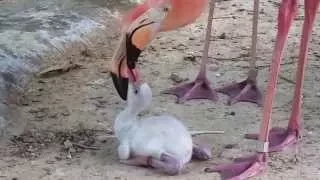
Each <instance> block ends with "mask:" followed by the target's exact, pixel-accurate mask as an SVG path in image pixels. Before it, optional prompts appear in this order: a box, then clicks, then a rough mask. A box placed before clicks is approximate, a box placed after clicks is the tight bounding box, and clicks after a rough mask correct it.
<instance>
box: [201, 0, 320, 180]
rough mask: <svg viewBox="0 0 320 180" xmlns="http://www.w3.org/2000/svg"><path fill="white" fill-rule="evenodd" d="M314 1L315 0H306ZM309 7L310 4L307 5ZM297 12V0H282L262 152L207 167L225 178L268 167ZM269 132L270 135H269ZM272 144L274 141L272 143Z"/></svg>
mask: <svg viewBox="0 0 320 180" xmlns="http://www.w3.org/2000/svg"><path fill="white" fill-rule="evenodd" d="M306 1H309V2H312V1H314V0H306ZM317 1H320V0H317ZM307 4H308V3H307ZM307 7H308V6H307ZM307 7H306V8H307ZM296 12H297V0H282V3H281V5H280V9H279V16H278V32H277V41H276V45H275V48H274V53H273V57H272V65H271V72H270V75H269V82H268V88H267V93H266V97H265V102H264V109H263V121H262V124H261V129H260V134H259V137H258V138H259V140H260V141H261V143H263V150H262V153H258V154H257V155H254V156H253V157H251V158H243V159H241V161H240V162H237V161H236V162H234V163H233V164H227V165H223V166H218V167H211V168H207V171H210V172H219V173H221V175H222V177H224V178H225V179H233V180H236V179H247V178H249V177H252V176H254V175H257V174H259V173H261V172H262V171H263V170H264V168H265V167H266V160H267V152H269V140H270V137H272V136H273V135H272V133H273V132H269V126H270V123H271V114H272V104H273V99H274V96H275V90H276V84H277V80H278V74H279V71H280V63H281V59H282V54H283V49H284V46H285V43H286V41H287V37H288V33H289V29H290V26H291V24H292V21H293V19H294V17H295V15H296ZM269 133H271V134H270V136H269ZM271 144H272V143H271Z"/></svg>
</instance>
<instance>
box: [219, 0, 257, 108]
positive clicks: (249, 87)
mask: <svg viewBox="0 0 320 180" xmlns="http://www.w3.org/2000/svg"><path fill="white" fill-rule="evenodd" d="M258 19H259V0H255V1H254V9H253V23H252V36H251V58H250V60H249V65H250V66H249V73H248V78H247V79H246V80H244V81H242V82H239V83H236V82H235V83H232V84H230V85H226V86H224V87H222V88H219V89H217V91H218V92H220V93H224V94H226V95H228V96H230V99H229V100H228V105H233V104H235V103H237V102H241V101H243V102H251V103H256V104H257V105H258V106H262V94H261V91H260V90H259V88H258V86H257V75H258V70H257V69H256V60H257V42H258Z"/></svg>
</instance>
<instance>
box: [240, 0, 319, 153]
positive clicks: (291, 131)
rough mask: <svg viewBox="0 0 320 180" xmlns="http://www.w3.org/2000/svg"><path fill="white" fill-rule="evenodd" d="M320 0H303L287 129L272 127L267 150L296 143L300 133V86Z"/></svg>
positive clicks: (252, 137)
mask: <svg viewBox="0 0 320 180" xmlns="http://www.w3.org/2000/svg"><path fill="white" fill-rule="evenodd" d="M319 4H320V0H305V20H304V24H303V30H302V36H301V42H300V53H299V61H298V68H297V73H296V86H295V91H294V98H293V101H292V112H291V117H290V120H289V123H288V127H287V129H284V128H278V127H275V128H272V129H271V131H270V135H269V141H270V148H269V152H277V151H282V150H285V149H286V148H288V147H290V146H292V145H294V144H296V143H297V142H298V140H299V139H300V135H301V127H300V126H301V119H302V117H301V105H302V87H303V80H304V73H305V66H306V63H307V55H308V54H307V53H308V45H309V41H310V37H311V33H312V27H313V24H314V21H315V18H316V12H317V10H318V7H319ZM246 137H247V138H248V139H258V135H257V134H247V135H246Z"/></svg>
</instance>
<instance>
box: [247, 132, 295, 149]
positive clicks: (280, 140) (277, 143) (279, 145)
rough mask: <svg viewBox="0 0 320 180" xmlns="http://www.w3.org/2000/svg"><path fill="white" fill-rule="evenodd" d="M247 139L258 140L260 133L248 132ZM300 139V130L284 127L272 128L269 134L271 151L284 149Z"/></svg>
mask: <svg viewBox="0 0 320 180" xmlns="http://www.w3.org/2000/svg"><path fill="white" fill-rule="evenodd" d="M245 137H246V138H247V139H254V140H258V138H259V135H258V134H246V135H245ZM299 139H300V135H299V132H297V131H296V130H290V129H284V128H278V127H275V128H272V129H271V130H270V134H269V143H270V144H269V152H279V151H283V150H285V149H287V148H289V147H291V146H293V145H295V144H296V143H297V142H298V141H299Z"/></svg>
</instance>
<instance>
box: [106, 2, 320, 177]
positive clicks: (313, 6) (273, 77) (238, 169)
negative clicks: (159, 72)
mask: <svg viewBox="0 0 320 180" xmlns="http://www.w3.org/2000/svg"><path fill="white" fill-rule="evenodd" d="M173 2H174V0H172V4H170V2H169V1H166V2H162V3H158V4H157V5H156V6H153V7H152V8H153V10H155V11H153V10H149V13H150V14H151V15H152V17H153V21H152V20H151V19H152V18H147V19H146V20H145V19H143V18H141V19H140V17H145V16H147V15H148V13H140V15H141V16H139V15H137V13H136V14H135V15H137V16H136V17H138V18H136V20H134V21H133V23H132V24H131V25H130V26H127V27H128V28H127V27H126V26H125V28H124V30H125V31H126V34H125V35H126V36H124V37H123V38H122V45H120V46H119V47H120V48H119V49H120V51H118V53H116V55H115V57H114V61H113V64H114V66H113V69H112V70H113V71H112V74H113V75H112V76H113V80H114V82H115V85H116V87H117V86H118V87H117V88H118V92H119V89H120V91H122V92H120V93H122V95H123V94H124V93H126V92H127V90H125V89H123V87H121V85H125V84H126V83H127V82H126V80H125V78H123V77H127V74H126V73H127V69H128V68H127V67H129V71H128V72H129V73H132V74H133V75H134V77H135V80H136V81H138V80H139V76H138V73H137V71H135V66H134V63H135V61H136V60H137V57H138V56H137V55H139V53H140V52H141V50H142V49H143V48H144V47H145V45H146V44H147V43H149V42H150V40H151V39H152V38H153V37H154V35H155V33H156V32H159V31H161V30H165V28H164V27H165V26H164V25H165V24H166V23H168V24H170V23H169V22H173V21H172V20H170V19H169V20H168V19H167V18H168V17H170V16H169V15H170V12H171V14H173V12H175V13H177V12H179V10H178V9H179V8H178V9H176V10H175V8H177V7H178V6H177V5H178V4H179V3H177V4H175V5H176V6H174V3H173ZM186 2H189V0H184V3H185V4H186ZM195 2H199V1H195ZM201 2H202V1H201ZM304 2H305V20H304V25H303V32H302V38H301V47H300V55H299V63H298V70H297V75H296V76H297V77H296V87H295V93H294V99H293V102H292V113H291V118H290V120H289V123H288V128H287V129H282V128H273V129H271V130H270V128H269V126H270V123H271V114H272V104H273V99H274V96H275V90H276V84H277V80H278V74H279V71H280V63H281V59H282V54H283V50H284V46H285V44H286V41H287V37H288V33H289V30H290V27H291V24H292V22H293V19H294V17H295V15H296V12H297V0H282V2H281V5H280V8H279V15H278V32H277V40H276V45H275V48H274V52H273V58H272V64H271V72H270V75H269V82H268V88H267V92H266V97H265V102H264V109H263V120H262V124H261V129H260V134H259V135H257V134H248V135H247V138H249V139H258V140H260V141H261V142H262V143H263V149H262V150H261V151H260V152H258V153H257V154H256V155H254V156H252V157H249V158H241V159H239V160H237V162H235V163H234V164H230V165H221V166H215V167H210V168H207V169H206V171H207V172H219V173H221V174H222V177H223V178H224V179H233V180H242V179H247V178H248V177H252V176H254V175H257V174H259V173H261V172H262V170H263V169H264V168H265V166H266V161H267V153H269V152H275V151H282V150H284V149H285V148H287V147H288V146H290V145H293V144H295V143H296V142H297V141H298V140H299V137H300V134H301V133H300V131H301V129H300V128H301V127H300V124H301V104H302V99H301V98H302V86H303V80H304V70H305V64H306V61H307V50H308V44H309V39H310V36H311V32H312V26H313V24H314V20H315V17H316V12H317V10H318V7H319V4H320V0H305V1H304ZM185 4H183V3H182V4H180V5H185ZM167 5H168V6H170V5H172V7H171V9H169V11H167V10H168V9H167V8H164V7H166V6H167ZM157 7H158V8H159V7H160V9H161V8H162V10H160V11H159V9H158V10H156V9H157ZM203 7H205V6H204V5H203ZM145 9H148V8H145ZM181 9H183V8H181ZM192 9H194V6H193V7H192ZM144 11H145V12H147V10H144ZM154 12H168V15H166V14H164V13H160V15H161V18H155V17H159V16H153V15H157V13H154ZM189 12H192V11H189ZM194 14H196V13H194ZM158 15H159V13H158ZM197 15H199V13H198V14H197ZM171 17H174V16H172V15H171ZM195 18H196V17H195V16H194V19H195ZM146 21H149V23H150V21H151V23H150V24H147V25H143V26H142V25H141V23H142V24H143V23H144V22H146ZM189 22H191V21H189ZM186 23H188V22H187V21H186V20H185V21H184V23H181V24H180V25H179V26H171V27H175V28H176V27H181V26H183V25H185V24H186ZM208 28H209V26H208ZM168 29H170V28H168ZM172 29H174V28H172ZM136 32H137V35H136ZM143 34H147V36H146V38H141V37H143V36H141V35H143ZM134 37H140V38H141V39H142V40H141V41H138V40H137V39H135V38H134ZM135 42H142V44H143V43H144V44H143V45H144V46H139V45H138V44H136V47H138V48H140V49H139V50H136V51H135V52H139V53H136V54H135V53H133V52H132V49H134V48H132V44H134V43H135ZM130 43H131V44H130ZM128 45H129V46H128ZM126 46H127V47H126ZM130 49H131V50H130ZM136 49H137V48H136ZM119 52H120V53H119ZM117 54H118V55H117ZM126 55H128V57H130V59H128V62H127V64H128V66H127V65H126V64H123V62H125V60H126V59H125V57H126ZM130 55H132V56H130ZM117 56H118V57H120V58H117ZM200 72H202V71H200ZM203 74H204V75H205V73H203ZM199 75H201V73H200V74H199ZM198 77H199V76H198ZM200 77H201V76H200ZM202 77H203V78H202V79H200V81H199V79H198V78H197V80H196V81H195V82H194V83H193V85H192V86H191V89H190V87H187V90H191V91H189V92H188V93H187V94H184V93H183V94H184V95H183V96H185V95H188V96H191V95H192V94H194V93H192V92H199V90H204V91H203V92H204V93H205V92H208V91H206V90H208V89H209V90H210V92H211V93H212V91H211V89H210V88H203V87H209V86H208V84H206V83H207V82H206V81H205V80H206V78H205V76H203V75H202ZM119 82H120V83H119ZM199 82H200V83H199ZM117 83H118V84H117ZM199 84H200V85H199ZM204 85H207V86H204ZM124 88H125V86H124ZM195 90H198V91H195ZM123 97H125V95H123ZM212 97H214V96H212Z"/></svg>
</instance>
